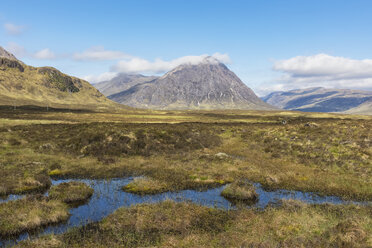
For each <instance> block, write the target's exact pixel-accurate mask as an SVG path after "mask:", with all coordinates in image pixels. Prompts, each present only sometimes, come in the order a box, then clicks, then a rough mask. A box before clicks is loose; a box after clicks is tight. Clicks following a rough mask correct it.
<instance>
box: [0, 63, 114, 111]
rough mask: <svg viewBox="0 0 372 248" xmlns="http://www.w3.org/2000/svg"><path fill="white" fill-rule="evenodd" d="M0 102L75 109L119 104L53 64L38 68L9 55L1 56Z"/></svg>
mask: <svg viewBox="0 0 372 248" xmlns="http://www.w3.org/2000/svg"><path fill="white" fill-rule="evenodd" d="M0 105H11V106H21V105H36V106H43V107H56V108H73V109H80V108H84V109H114V108H119V107H120V105H119V104H116V103H114V102H112V101H110V100H108V99H107V98H106V97H105V96H104V95H102V94H101V93H100V92H99V91H98V90H96V89H95V88H94V87H93V86H91V85H90V84H89V83H88V82H86V81H84V80H81V79H78V78H75V77H71V76H68V75H66V74H63V73H61V72H60V71H58V70H57V69H55V68H52V67H40V68H36V67H32V66H28V65H25V64H23V63H22V62H20V61H18V60H12V59H8V58H0Z"/></svg>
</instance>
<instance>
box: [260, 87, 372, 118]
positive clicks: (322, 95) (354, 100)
mask: <svg viewBox="0 0 372 248" xmlns="http://www.w3.org/2000/svg"><path fill="white" fill-rule="evenodd" d="M262 99H263V100H264V101H265V102H267V103H269V104H271V105H273V106H276V107H278V108H282V109H289V110H300V111H305V112H345V111H349V110H351V109H353V108H357V107H358V106H362V105H363V104H364V103H365V102H369V101H371V100H372V91H361V90H346V89H325V88H321V87H318V88H307V89H297V90H291V91H286V92H283V91H280V92H273V93H271V94H269V95H267V96H265V97H263V98H262ZM365 108H367V109H368V107H365Z"/></svg>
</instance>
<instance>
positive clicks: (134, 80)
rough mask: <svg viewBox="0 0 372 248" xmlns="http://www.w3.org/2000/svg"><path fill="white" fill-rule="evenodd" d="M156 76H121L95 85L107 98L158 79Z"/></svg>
mask: <svg viewBox="0 0 372 248" xmlns="http://www.w3.org/2000/svg"><path fill="white" fill-rule="evenodd" d="M156 78H157V77H154V76H150V77H147V76H143V75H140V74H119V75H118V76H116V77H114V78H113V79H111V80H108V81H104V82H100V83H97V84H93V86H94V87H96V88H97V89H98V90H99V91H100V92H101V93H102V94H104V95H105V96H109V95H113V94H116V93H119V92H122V91H124V90H127V89H129V88H130V87H132V86H134V85H136V84H141V83H144V82H148V81H151V80H154V79H156Z"/></svg>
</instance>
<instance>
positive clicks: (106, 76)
mask: <svg viewBox="0 0 372 248" xmlns="http://www.w3.org/2000/svg"><path fill="white" fill-rule="evenodd" d="M117 74H118V73H117V72H104V73H102V74H100V75H88V76H85V77H83V79H84V80H86V81H88V82H89V83H92V84H95V83H99V82H103V81H107V80H111V79H113V78H114V77H116V75H117Z"/></svg>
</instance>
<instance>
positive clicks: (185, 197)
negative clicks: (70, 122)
mask: <svg viewBox="0 0 372 248" xmlns="http://www.w3.org/2000/svg"><path fill="white" fill-rule="evenodd" d="M131 180H132V178H125V179H111V180H88V179H81V180H53V181H52V183H53V184H54V185H55V184H59V183H62V182H69V181H81V182H85V183H87V184H88V185H90V186H91V187H92V188H94V194H93V196H92V197H91V198H90V200H89V201H88V202H87V203H86V204H85V205H81V206H79V207H76V208H72V209H70V213H71V217H70V218H69V220H68V221H67V222H66V223H62V224H58V225H54V226H49V227H46V228H45V229H43V230H42V231H41V232H39V233H37V234H34V235H30V234H28V233H24V234H21V235H20V236H19V237H18V238H17V239H16V240H7V241H3V242H1V241H0V245H5V244H9V245H11V244H14V241H20V240H24V239H27V238H31V237H32V236H39V235H41V234H49V233H55V234H58V233H63V232H65V231H66V230H67V229H68V228H71V227H74V226H80V225H85V224H87V223H89V222H95V221H99V220H101V219H102V218H104V217H105V216H107V215H109V214H110V213H112V212H114V211H115V210H116V209H118V208H119V207H129V206H132V205H136V204H139V203H145V202H146V203H155V202H159V201H164V200H166V199H171V200H174V201H178V202H180V201H189V202H193V203H197V204H200V205H203V206H208V207H216V208H223V209H234V208H235V207H234V206H233V205H232V204H231V203H230V202H229V201H228V200H226V199H225V198H223V197H222V196H221V195H220V193H221V191H222V190H223V189H224V187H225V186H222V187H218V188H214V189H209V190H206V191H195V190H183V191H179V192H166V193H162V194H156V195H145V196H141V195H136V194H131V193H127V192H124V191H122V190H121V187H122V186H124V185H126V184H128V183H129V182H130V181H131ZM254 185H255V186H256V192H257V193H258V194H259V199H258V201H257V202H256V203H255V204H253V205H250V207H256V208H260V209H263V208H265V207H266V206H268V205H269V204H273V205H275V204H278V203H279V201H280V200H282V199H295V200H301V201H304V202H308V203H316V204H319V203H325V202H330V203H333V204H347V203H357V202H348V201H343V200H342V199H341V198H339V197H335V196H319V195H317V194H314V193H304V192H301V191H291V190H275V191H265V190H264V189H263V188H262V187H261V185H260V184H258V183H254ZM46 195H47V193H46ZM20 197H22V196H17V195H11V196H9V197H8V199H5V200H4V199H3V200H0V202H1V201H8V200H15V199H18V198H20Z"/></svg>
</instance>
